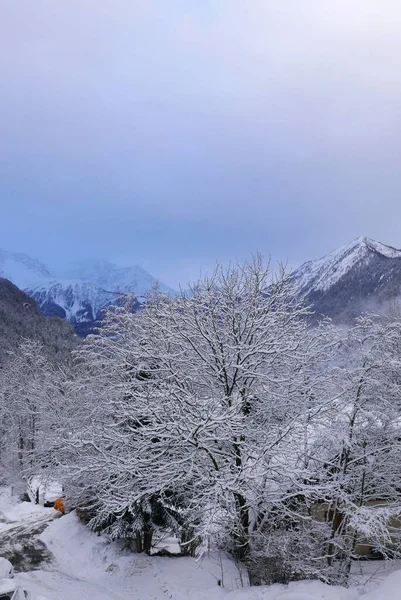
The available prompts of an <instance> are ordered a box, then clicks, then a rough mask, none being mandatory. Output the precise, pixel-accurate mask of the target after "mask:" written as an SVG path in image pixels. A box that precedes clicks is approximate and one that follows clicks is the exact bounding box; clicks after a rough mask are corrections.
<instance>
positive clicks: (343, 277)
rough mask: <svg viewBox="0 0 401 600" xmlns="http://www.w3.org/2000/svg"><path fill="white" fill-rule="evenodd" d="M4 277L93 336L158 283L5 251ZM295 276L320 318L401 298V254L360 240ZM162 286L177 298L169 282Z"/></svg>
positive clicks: (103, 267) (110, 268)
mask: <svg viewBox="0 0 401 600" xmlns="http://www.w3.org/2000/svg"><path fill="white" fill-rule="evenodd" d="M0 277H3V278H5V279H8V280H10V281H12V282H13V283H14V284H15V285H17V286H18V287H19V288H20V289H22V290H24V291H25V292H26V293H27V294H28V295H29V296H30V297H31V298H33V299H34V300H35V301H36V303H37V305H38V306H39V308H40V309H41V311H42V312H43V313H45V314H46V315H50V316H58V317H62V318H64V319H67V320H68V321H70V323H71V324H72V325H73V326H74V328H75V331H76V332H77V333H78V334H79V335H86V334H87V333H88V332H90V331H91V330H92V328H93V326H94V324H95V322H96V321H97V320H98V319H99V318H100V317H101V311H102V309H103V308H104V307H106V306H107V305H110V304H116V303H117V304H118V303H119V302H121V299H122V298H123V297H124V293H126V292H127V291H132V292H133V293H134V295H135V297H136V298H137V299H138V303H139V302H141V301H143V300H144V297H145V295H146V292H147V291H149V290H151V289H152V288H153V287H154V285H155V284H156V283H157V282H156V279H155V278H154V277H153V276H152V275H150V273H148V272H147V271H145V270H144V269H142V268H141V267H138V266H134V267H125V268H121V267H118V266H116V265H114V264H112V263H110V262H107V261H104V260H98V261H90V260H84V261H80V262H77V263H74V264H73V265H72V266H71V268H70V269H68V270H67V271H65V272H62V273H57V274H54V273H50V271H49V270H48V268H47V267H46V266H45V265H44V264H42V263H41V262H39V261H37V260H35V259H32V258H30V257H29V256H27V255H25V254H13V253H10V252H6V251H2V250H0ZM291 277H292V279H293V282H294V284H295V287H296V290H297V295H298V297H299V298H300V299H302V300H304V301H305V302H306V303H307V304H309V305H310V306H311V307H312V308H313V310H314V320H318V319H319V318H321V317H324V316H327V317H331V318H332V319H333V320H334V321H336V322H343V323H344V322H349V321H350V320H351V319H352V318H354V317H356V316H357V315H358V314H360V313H361V312H363V311H369V310H387V309H388V308H389V306H390V305H391V303H394V302H395V301H397V300H398V299H401V250H397V249H396V248H392V247H391V246H386V245H385V244H381V243H379V242H375V241H374V240H371V239H369V238H366V237H360V238H358V239H356V240H354V241H353V242H351V243H350V244H347V245H346V246H343V247H342V248H339V249H338V250H334V252H331V253H330V254H328V255H327V256H325V257H323V258H320V259H318V260H312V261H309V262H307V263H305V264H303V265H301V267H299V268H298V269H296V270H295V271H294V272H293V273H292V275H291ZM158 285H159V287H160V289H162V290H164V291H166V292H168V293H172V294H174V291H173V290H171V289H170V288H169V287H168V286H166V285H165V284H163V283H160V282H159V283H158ZM138 305H139V304H138Z"/></svg>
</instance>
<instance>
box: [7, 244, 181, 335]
mask: <svg viewBox="0 0 401 600" xmlns="http://www.w3.org/2000/svg"><path fill="white" fill-rule="evenodd" d="M0 276H1V277H4V278H5V279H9V280H10V281H12V282H13V283H14V284H15V285H17V286H18V287H19V288H20V289H22V290H24V291H25V292H26V293H27V294H28V295H29V296H31V297H32V298H33V299H34V300H35V301H36V302H37V304H38V306H39V308H40V309H41V310H42V312H44V313H45V314H47V315H52V316H58V317H62V318H65V319H68V320H69V321H70V322H71V323H72V324H73V325H74V326H75V328H76V330H77V332H78V333H81V334H85V333H87V332H88V331H90V329H91V327H92V326H93V324H94V322H95V321H96V320H97V319H98V318H99V316H100V312H101V310H102V309H103V308H104V307H105V306H107V305H109V304H111V303H115V302H118V300H119V298H121V295H122V293H124V292H127V291H130V292H133V293H134V294H135V296H136V297H137V298H138V299H139V300H141V299H143V297H144V296H145V295H146V293H147V292H148V291H150V290H151V289H152V288H153V287H154V286H155V285H156V283H158V282H157V280H156V279H155V278H154V277H153V276H152V275H150V273H148V272H147V271H145V270H144V269H142V268H141V267H139V266H134V267H118V266H117V265H114V264H112V263H109V262H107V261H105V260H98V261H90V260H83V261H81V262H77V263H74V264H72V265H71V267H70V268H69V269H68V270H67V271H62V272H58V273H57V274H54V273H50V271H49V270H48V269H47V267H46V266H45V265H43V264H42V263H40V262H39V261H37V260H35V259H32V258H30V257H29V256H27V255H25V254H13V253H11V252H6V251H0ZM158 285H159V287H160V288H161V289H162V290H164V291H166V292H171V293H173V291H172V290H171V289H170V288H168V287H167V286H166V285H164V284H163V283H159V284H158Z"/></svg>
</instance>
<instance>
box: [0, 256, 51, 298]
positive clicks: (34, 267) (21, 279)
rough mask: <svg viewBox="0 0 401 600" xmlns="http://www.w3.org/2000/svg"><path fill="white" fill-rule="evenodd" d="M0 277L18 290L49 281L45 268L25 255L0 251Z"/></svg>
mask: <svg viewBox="0 0 401 600" xmlns="http://www.w3.org/2000/svg"><path fill="white" fill-rule="evenodd" d="M0 276H1V277H4V278H5V279H8V280H9V281H11V282H12V283H14V285H16V286H18V287H19V288H20V289H25V288H27V287H33V286H36V285H38V284H39V283H43V282H44V281H48V280H50V279H51V274H50V272H49V271H48V269H47V267H46V266H45V265H44V264H43V263H41V262H40V261H38V260H36V259H35V258H31V257H30V256H28V255H27V254H22V253H18V252H7V250H1V249H0Z"/></svg>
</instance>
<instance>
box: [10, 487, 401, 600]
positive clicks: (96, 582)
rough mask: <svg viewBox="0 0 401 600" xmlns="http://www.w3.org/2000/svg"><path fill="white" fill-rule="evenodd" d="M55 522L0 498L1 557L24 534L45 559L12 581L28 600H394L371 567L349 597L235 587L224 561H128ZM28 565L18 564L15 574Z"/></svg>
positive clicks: (307, 585)
mask: <svg viewBox="0 0 401 600" xmlns="http://www.w3.org/2000/svg"><path fill="white" fill-rule="evenodd" d="M58 517H59V514H58V513H57V512H56V511H54V510H53V509H52V508H43V507H40V506H36V505H34V504H31V503H26V502H25V503H18V502H17V501H16V499H15V498H12V497H10V495H9V493H6V492H5V491H4V490H3V492H2V493H0V555H5V554H6V553H7V552H10V551H14V552H15V550H16V548H19V551H20V553H21V554H22V555H23V553H24V545H23V542H22V540H23V539H24V538H23V536H24V532H25V534H26V533H27V532H28V536H29V537H30V541H31V545H32V546H35V545H38V546H39V547H40V548H42V546H43V547H44V548H45V549H46V551H47V555H46V556H45V557H44V560H43V562H42V564H41V565H39V564H36V565H35V567H34V568H36V570H28V571H25V572H22V573H19V574H17V576H16V577H17V579H18V580H19V581H20V582H21V585H22V586H23V587H24V588H25V589H27V590H28V591H29V592H30V594H31V598H33V599H34V600H168V599H171V600H222V599H225V600H401V571H395V572H393V573H391V574H388V573H389V572H388V571H387V572H386V570H385V569H384V568H383V565H381V564H380V563H377V562H375V563H373V562H372V563H364V565H366V567H364V569H363V574H362V575H361V576H360V579H359V582H358V583H357V584H356V585H355V586H353V587H351V588H349V589H345V588H341V587H332V586H327V585H325V584H323V583H321V582H317V581H304V582H297V583H293V584H290V585H289V586H284V585H274V586H269V587H255V588H250V587H242V584H244V583H245V585H246V581H244V577H243V576H242V577H241V573H240V571H239V570H238V567H237V566H236V564H235V563H233V562H232V561H230V560H229V559H228V558H227V557H226V556H225V555H224V554H217V553H215V554H211V555H210V556H207V557H205V558H204V559H203V560H202V561H196V560H194V559H191V558H166V557H154V556H153V557H148V556H144V555H135V554H132V553H129V552H128V551H124V550H122V549H121V546H120V545H119V544H116V543H109V542H108V541H107V540H106V539H105V538H103V537H99V536H96V535H95V534H93V533H91V532H90V531H89V530H88V529H87V528H85V527H84V526H83V525H82V524H81V523H80V522H79V521H78V519H77V517H76V515H75V513H70V514H68V515H65V516H63V517H60V518H58ZM11 534H14V535H15V538H14V548H11V546H12V543H11V542H12V540H11V537H12V535H11ZM21 536H22V537H21ZM6 539H7V540H8V541H7V543H6V544H5V545H6V548H7V551H5V550H6V548H5V546H4V541H5V540H6ZM27 565H29V561H21V562H20V563H19V565H16V570H18V568H20V569H22V570H24V569H25V568H26V567H27ZM361 565H362V563H358V568H357V570H358V569H359V568H360V566H361ZM39 567H40V568H39ZM389 567H390V565H389V564H388V565H387V568H389ZM390 568H391V567H390ZM392 568H394V565H392ZM241 579H242V582H241ZM219 582H220V584H221V585H219Z"/></svg>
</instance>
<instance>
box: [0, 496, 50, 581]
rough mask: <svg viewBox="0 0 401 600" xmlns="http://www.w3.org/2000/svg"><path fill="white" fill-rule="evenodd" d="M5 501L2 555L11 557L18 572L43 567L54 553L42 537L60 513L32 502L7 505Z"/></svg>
mask: <svg viewBox="0 0 401 600" xmlns="http://www.w3.org/2000/svg"><path fill="white" fill-rule="evenodd" d="M2 500H3V502H2V504H1V507H2V509H3V510H0V556H3V557H5V558H7V559H8V560H10V561H11V562H12V564H13V565H14V569H15V571H16V572H17V573H18V572H25V571H30V570H34V569H40V568H43V565H44V564H47V563H49V562H50V561H51V560H52V556H51V554H50V552H49V550H48V549H47V547H46V545H45V544H44V543H43V542H42V541H41V540H40V539H39V536H40V534H41V533H42V532H43V531H44V530H45V529H46V527H48V525H49V524H50V523H51V522H52V521H53V520H54V519H55V518H57V517H58V516H60V514H59V513H57V512H56V511H54V510H53V509H44V508H42V507H38V506H35V505H32V504H31V503H23V504H19V505H16V506H14V507H12V506H7V505H6V506H4V497H2ZM4 509H5V510H4Z"/></svg>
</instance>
